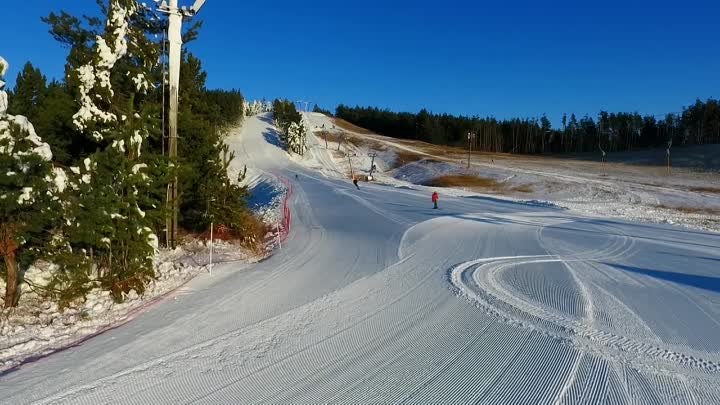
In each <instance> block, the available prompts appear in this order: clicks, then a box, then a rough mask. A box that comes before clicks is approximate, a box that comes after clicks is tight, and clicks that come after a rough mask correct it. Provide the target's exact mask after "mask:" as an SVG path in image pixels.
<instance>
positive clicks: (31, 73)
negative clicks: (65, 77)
mask: <svg viewBox="0 0 720 405" xmlns="http://www.w3.org/2000/svg"><path fill="white" fill-rule="evenodd" d="M46 92H47V80H46V79H45V76H43V74H42V73H41V72H40V69H37V68H35V67H34V66H33V65H32V63H30V62H27V63H26V64H25V66H24V67H23V70H22V71H21V72H20V73H18V75H17V79H16V81H15V89H14V90H13V100H12V106H10V108H9V109H8V112H9V113H10V114H14V115H22V116H25V117H27V118H28V120H30V121H31V122H35V120H36V118H37V114H38V110H39V107H40V104H41V103H42V101H43V99H44V97H45V94H46Z"/></svg>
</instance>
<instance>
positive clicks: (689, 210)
mask: <svg viewBox="0 0 720 405" xmlns="http://www.w3.org/2000/svg"><path fill="white" fill-rule="evenodd" d="M655 207H657V208H662V209H666V210H674V211H680V212H683V213H685V214H700V215H720V208H704V207H689V206H670V205H665V204H660V205H656V206H655Z"/></svg>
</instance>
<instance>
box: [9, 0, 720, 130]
mask: <svg viewBox="0 0 720 405" xmlns="http://www.w3.org/2000/svg"><path fill="white" fill-rule="evenodd" d="M148 1H149V0H148ZM180 1H181V4H189V3H190V2H191V0H180ZM390 3H391V4H390ZM58 9H66V10H68V11H70V12H73V13H78V14H79V13H83V12H85V13H92V12H94V10H95V5H94V1H93V0H54V1H52V2H50V1H46V0H25V1H21V2H14V3H13V4H12V5H7V4H4V5H3V12H2V14H1V16H0V21H1V22H0V38H2V40H1V42H0V55H3V56H4V57H5V58H6V59H8V60H9V61H10V62H11V65H12V70H11V72H10V74H9V79H10V81H11V82H12V81H14V77H15V75H16V74H17V69H18V68H19V67H20V66H21V65H22V64H23V63H24V62H25V61H26V60H30V61H32V62H33V63H34V64H36V65H37V66H39V67H40V68H41V69H42V70H43V72H44V73H46V74H47V75H48V76H50V77H59V76H61V75H62V70H63V65H64V58H65V55H66V53H67V50H66V49H63V48H62V47H61V46H60V45H58V44H57V43H55V42H54V41H53V39H52V38H51V37H50V35H49V34H48V33H47V27H46V26H45V25H44V24H43V23H42V22H40V17H41V16H43V15H46V14H47V13H49V12H50V11H52V10H58ZM200 17H201V18H202V19H203V20H204V21H205V26H204V28H203V30H202V32H201V36H200V38H199V39H198V40H197V41H195V42H192V43H191V44H189V45H188V46H189V47H190V49H191V51H192V52H194V53H195V54H196V55H198V56H199V57H200V58H201V59H202V61H203V63H204V66H205V68H206V70H207V71H208V86H209V87H221V88H238V89H240V90H241V91H243V93H244V94H245V95H246V96H247V97H248V98H261V97H265V98H275V97H287V98H290V99H294V100H298V99H303V100H312V101H315V102H317V103H318V104H320V105H321V106H323V107H326V108H330V109H334V108H335V106H336V105H337V104H338V103H345V104H349V105H356V104H359V105H373V106H379V107H383V108H389V109H392V110H403V111H417V110H419V109H421V108H427V109H429V110H431V111H434V112H438V113H442V112H448V113H455V114H465V115H474V114H478V115H481V116H486V115H493V116H496V117H499V118H507V117H514V116H518V117H534V116H540V115H542V114H547V115H548V117H550V118H551V120H552V121H553V123H555V124H556V125H557V124H559V121H560V117H561V116H562V113H563V112H568V113H569V112H575V113H576V114H578V115H584V114H586V113H589V114H591V115H595V114H596V113H597V112H598V111H599V110H600V109H606V110H611V111H639V112H641V113H651V114H658V113H665V112H672V111H679V110H680V109H681V107H682V106H685V105H688V104H690V103H691V102H693V101H694V99H695V98H701V99H705V98H708V97H720V91H719V90H720V41H719V40H718V37H720V28H719V27H720V23H718V21H720V2H718V1H715V0H712V1H711V0H699V1H692V0H691V1H687V2H678V1H673V2H669V1H651V0H642V1H639V0H635V1H634V0H625V1H616V0H606V1H601V2H585V1H566V0H559V1H547V2H541V1H536V0H535V1H526V0H514V1H508V2H486V1H443V2H440V1H422V0H415V1H406V0H401V1H392V2H391V1H378V0H366V1H362V2H360V1H357V2H352V1H349V2H344V1H337V0H334V1H326V0H315V1H305V2H302V1H293V2H290V1H284V0H279V1H274V2H264V1H235V0H207V3H206V5H205V8H204V9H203V10H202V13H201V15H200Z"/></svg>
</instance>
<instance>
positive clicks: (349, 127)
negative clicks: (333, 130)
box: [332, 118, 372, 134]
mask: <svg viewBox="0 0 720 405" xmlns="http://www.w3.org/2000/svg"><path fill="white" fill-rule="evenodd" d="M332 120H333V122H334V123H335V125H336V126H338V127H340V128H342V129H344V130H346V131H351V132H357V133H358V134H372V132H371V131H368V130H367V129H365V128H361V127H359V126H357V125H355V124H352V123H350V122H347V121H345V120H344V119H342V118H333V119H332Z"/></svg>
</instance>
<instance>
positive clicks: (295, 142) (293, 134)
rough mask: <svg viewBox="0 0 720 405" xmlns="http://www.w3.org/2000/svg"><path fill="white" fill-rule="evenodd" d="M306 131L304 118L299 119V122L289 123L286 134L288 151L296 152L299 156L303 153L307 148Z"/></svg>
mask: <svg viewBox="0 0 720 405" xmlns="http://www.w3.org/2000/svg"><path fill="white" fill-rule="evenodd" d="M306 131H307V129H306V124H305V121H304V120H300V122H299V123H298V122H294V121H293V122H291V123H290V126H289V127H288V134H287V145H288V150H290V152H293V153H297V154H298V155H300V156H303V155H304V154H305V151H306V149H307V144H306Z"/></svg>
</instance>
